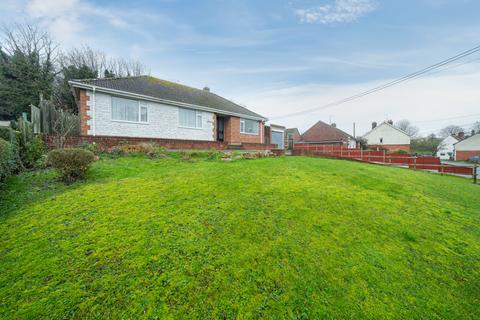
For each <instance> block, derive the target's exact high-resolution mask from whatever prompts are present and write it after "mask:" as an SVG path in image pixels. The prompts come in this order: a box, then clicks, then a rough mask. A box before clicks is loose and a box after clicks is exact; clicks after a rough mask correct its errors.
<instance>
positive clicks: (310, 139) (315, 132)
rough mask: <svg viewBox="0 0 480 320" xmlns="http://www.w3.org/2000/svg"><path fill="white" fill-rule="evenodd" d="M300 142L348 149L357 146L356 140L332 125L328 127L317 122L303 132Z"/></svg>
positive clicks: (321, 122)
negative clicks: (341, 146) (342, 146)
mask: <svg viewBox="0 0 480 320" xmlns="http://www.w3.org/2000/svg"><path fill="white" fill-rule="evenodd" d="M301 142H302V143H311V144H329V145H344V146H346V147H348V148H355V147H356V146H357V140H356V139H355V138H354V137H353V136H351V135H349V134H348V133H346V132H344V131H342V130H340V129H338V128H337V126H336V125H335V124H334V123H333V124H331V125H330V124H326V123H325V122H323V121H318V122H317V123H315V124H314V125H313V126H312V127H311V128H310V129H308V130H307V131H305V132H304V133H303V134H302V136H301Z"/></svg>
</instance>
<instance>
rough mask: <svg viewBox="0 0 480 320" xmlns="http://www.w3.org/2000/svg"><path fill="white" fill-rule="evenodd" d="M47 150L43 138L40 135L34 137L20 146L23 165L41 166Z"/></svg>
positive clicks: (29, 167)
mask: <svg viewBox="0 0 480 320" xmlns="http://www.w3.org/2000/svg"><path fill="white" fill-rule="evenodd" d="M45 150H46V148H45V144H44V143H43V140H42V138H41V137H40V136H35V137H33V138H32V139H31V140H30V141H28V142H27V143H26V144H24V145H22V146H21V148H20V158H21V160H22V164H23V166H24V167H25V168H27V169H33V168H38V167H41V166H42V159H43V157H42V156H43V155H44V154H45Z"/></svg>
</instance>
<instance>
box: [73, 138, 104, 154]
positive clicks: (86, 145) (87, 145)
mask: <svg viewBox="0 0 480 320" xmlns="http://www.w3.org/2000/svg"><path fill="white" fill-rule="evenodd" d="M78 147H79V148H81V149H84V150H88V151H90V152H93V153H94V154H98V153H99V152H100V150H99V148H98V145H97V144H96V143H95V142H92V143H89V142H88V141H84V142H82V143H81V144H80V145H79V146H78Z"/></svg>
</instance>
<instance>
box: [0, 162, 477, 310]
mask: <svg viewBox="0 0 480 320" xmlns="http://www.w3.org/2000/svg"><path fill="white" fill-rule="evenodd" d="M3 194H4V195H3V198H2V199H0V201H2V204H1V210H2V212H1V214H0V318H1V319H41V318H48V319H66V318H74V319H138V318H145V319H157V318H161V319H163V318H166V319H182V318H190V319H233V318H239V319H258V318H264V319H321V318H326V319H345V318H349V319H387V318H390V319H394V318H395V319H478V318H479V317H480V185H477V186H474V185H473V184H471V182H470V181H469V180H467V179H463V178H457V177H449V176H440V175H436V174H429V173H424V172H414V171H410V170H406V169H398V168H389V167H381V166H375V165H368V164H362V163H355V162H347V161H340V160H326V159H318V158H301V157H289V158H268V159H259V160H252V161H248V160H238V161H233V162H221V161H209V160H199V159H197V160H195V161H190V162H188V161H182V160H180V159H178V158H169V159H158V160H150V159H147V158H143V157H126V158H120V159H117V160H109V159H104V160H101V161H99V162H97V163H95V164H94V166H93V167H92V169H91V170H90V172H89V178H88V182H87V183H78V184H74V185H70V186H65V185H63V184H61V183H58V182H56V180H55V174H54V173H53V172H51V171H44V172H40V173H29V174H23V175H21V176H18V177H14V178H13V179H11V180H10V181H9V184H8V186H7V189H6V191H4V192H3Z"/></svg>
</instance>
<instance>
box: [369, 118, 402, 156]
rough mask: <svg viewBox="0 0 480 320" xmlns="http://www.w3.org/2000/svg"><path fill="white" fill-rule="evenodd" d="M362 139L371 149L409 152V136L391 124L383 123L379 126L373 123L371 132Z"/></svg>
mask: <svg viewBox="0 0 480 320" xmlns="http://www.w3.org/2000/svg"><path fill="white" fill-rule="evenodd" d="M363 138H364V139H365V140H366V141H367V145H368V146H369V147H370V148H372V149H375V148H381V149H386V150H404V151H410V141H411V138H410V135H409V134H408V133H406V132H404V131H403V130H401V129H399V128H397V127H395V126H394V125H393V124H392V123H391V122H383V123H381V124H380V125H377V123H376V122H373V123H372V130H370V131H369V132H367V133H366V134H364V135H363Z"/></svg>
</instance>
